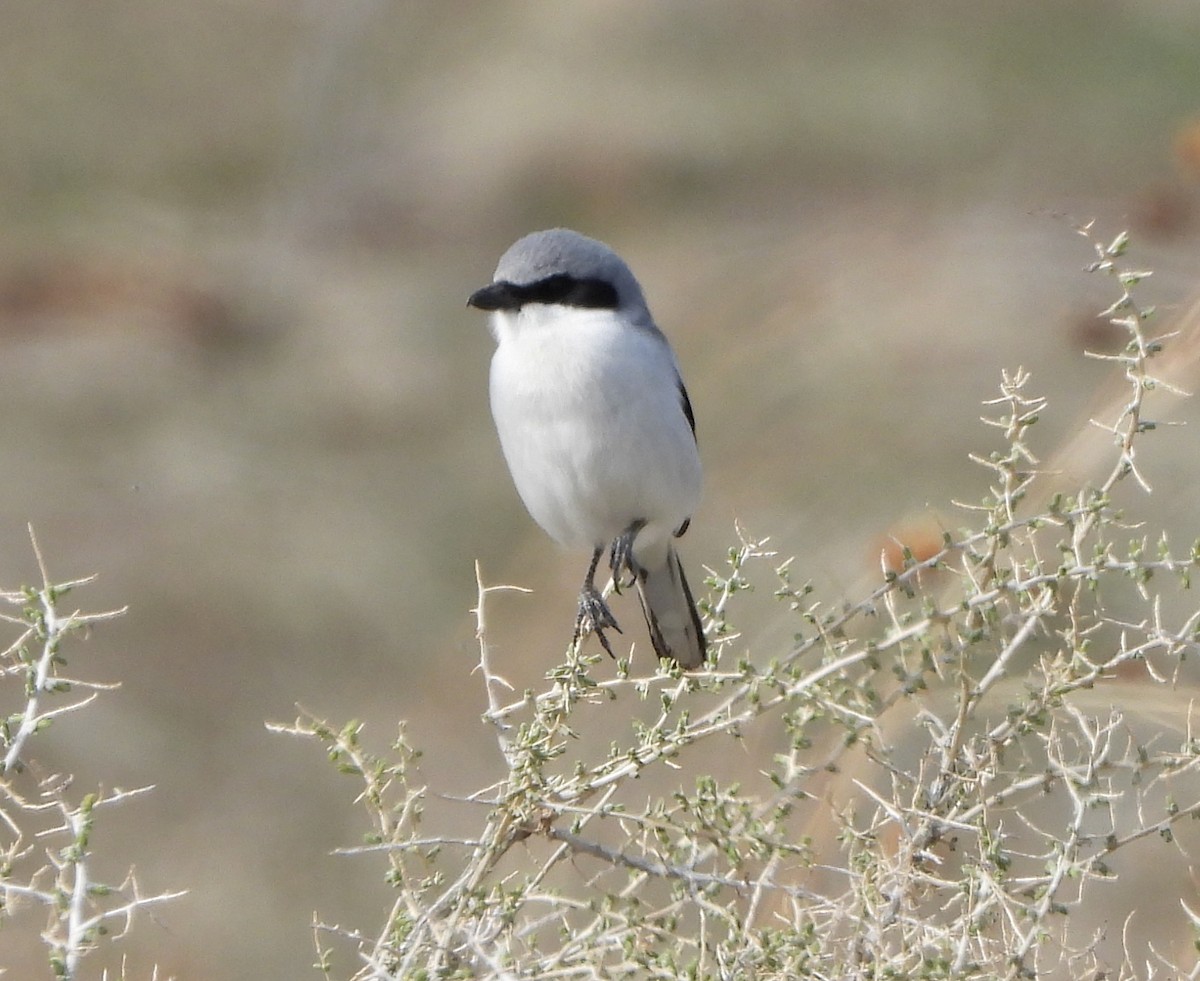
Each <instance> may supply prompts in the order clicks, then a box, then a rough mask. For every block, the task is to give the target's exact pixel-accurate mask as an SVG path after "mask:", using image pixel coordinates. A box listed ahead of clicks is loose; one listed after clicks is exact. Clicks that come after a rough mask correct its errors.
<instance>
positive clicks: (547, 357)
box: [467, 228, 706, 668]
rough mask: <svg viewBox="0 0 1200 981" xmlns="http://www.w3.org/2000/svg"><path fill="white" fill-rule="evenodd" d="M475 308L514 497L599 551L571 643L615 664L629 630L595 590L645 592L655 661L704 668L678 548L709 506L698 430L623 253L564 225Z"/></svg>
mask: <svg viewBox="0 0 1200 981" xmlns="http://www.w3.org/2000/svg"><path fill="white" fill-rule="evenodd" d="M467 302H468V305H469V306H473V307H477V308H479V309H480V310H487V311H490V312H491V329H492V333H493V334H494V335H495V338H496V342H497V348H496V353H495V356H494V357H493V358H492V370H491V403H492V416H493V418H494V419H495V421H496V429H497V431H498V432H499V434H500V446H501V448H502V449H503V450H504V458H505V460H507V461H508V469H509V470H510V471H511V473H512V478H513V483H515V484H516V486H517V493H518V494H520V495H521V500H522V501H524V502H525V507H526V508H527V509H528V511H529V513H530V515H532V516H533V519H534V520H535V521H536V522H537V523H538V524H539V525H541V526H542V528H543V529H545V531H546V533H547V534H549V535H550V537H551V538H553V539H554V540H555V541H557V542H559V543H560V544H562V545H565V546H568V547H572V548H583V547H587V548H591V549H592V550H593V551H592V561H591V564H590V565H589V566H588V570H587V577H586V578H585V579H584V581H583V590H582V592H581V593H580V596H579V614H578V616H577V618H576V621H575V640H578V639H579V637H580V636H581V634H583V633H585V632H586V631H589V630H590V631H593V632H595V633H596V635H597V636H598V637H599V639H600V642H601V644H603V645H604V649H605V650H606V651H608V653H609V654H612V648H611V647H610V646H609V643H608V639H607V638H606V637H605V636H604V631H605V630H606V629H608V628H610V627H611V628H612V629H614V630H616V631H618V632H620V629H621V628H620V627H619V626H617V621H616V620H615V619H614V618H613V615H612V612H611V611H610V610H609V608H608V605H607V604H606V603H605V601H604V598H603V596H602V595H601V594H600V592H599V591H598V590H597V589H596V584H595V582H594V579H595V575H596V567H597V565H598V564H599V562H600V557H601V555H603V553H604V550H605V549H606V548H608V549H609V567H610V568H611V569H612V574H613V582H614V583H615V585H616V587H617V590H618V591H620V589H621V587H622V586H627V585H629V584H630V583H629V582H624V583H623V582H622V579H623V578H624V577H625V575H626V574H627V573H628V575H629V577H630V580H631V582H632V584H634V585H636V586H637V590H638V597H639V599H640V600H641V603H642V612H643V613H644V614H645V615H646V624H647V626H648V627H649V628H650V641H651V643H652V644H653V645H654V650H655V652H656V653H657V654H658V656H659V657H668V658H674V659H675V660H676V661H678V662H679V664H680V665H681V666H682V667H684V668H698V667H700V666H701V665H702V664H703V663H704V656H705V651H706V645H705V640H704V630H703V627H702V626H701V624H700V615H699V613H697V611H696V603H695V601H694V600H693V599H692V592H691V590H690V589H689V588H688V584H687V579H686V578H684V574H683V565H682V564H681V563H680V561H679V556H678V554H676V552H675V548H674V546H673V545H672V538H678V537H679V536H680V535H682V534H683V533H684V532H685V531H686V530H687V527H688V522H689V521H690V520H691V514H692V511H693V510H694V509H695V507H696V505H697V503H698V502H699V500H700V483H701V477H700V456H699V453H697V450H696V436H695V428H696V426H695V420H694V419H693V418H692V407H691V404H690V403H689V402H688V395H687V390H686V389H685V388H684V387H683V380H682V379H681V378H680V377H679V366H678V364H677V363H676V361H675V355H674V354H673V353H672V351H671V346H670V345H669V344H668V343H667V339H666V337H664V336H663V333H662V331H660V330H659V329H658V328H657V327H656V326H655V325H654V320H653V318H652V317H651V316H650V310H649V309H648V308H647V306H646V301H645V299H644V297H643V296H642V289H641V287H640V286H639V285H638V281H637V280H636V279H635V278H634V276H633V273H632V272H630V270H629V267H628V266H627V265H625V263H624V262H623V261H622V259H621V257H620V256H618V255H617V254H616V253H615V252H613V250H612V249H610V248H609V247H608V246H607V245H604V244H603V243H601V242H597V241H596V240H595V239H590V238H586V237H585V236H583V235H580V234H579V233H578V232H572V231H569V230H567V229H565V228H555V229H551V230H549V231H544V232H534V233H533V234H531V235H526V236H525V237H524V238H523V239H521V240H520V241H518V242H517V243H516V244H514V245H513V246H512V247H511V248H509V250H508V251H507V252H505V253H504V255H503V256H501V257H500V264H499V265H498V266H497V267H496V274H495V277H494V278H493V281H492V283H491V284H490V285H488V286H485V287H483V288H482V289H480V290H477V291H476V292H474V293H472V294H471V298H470V299H469V300H468V301H467Z"/></svg>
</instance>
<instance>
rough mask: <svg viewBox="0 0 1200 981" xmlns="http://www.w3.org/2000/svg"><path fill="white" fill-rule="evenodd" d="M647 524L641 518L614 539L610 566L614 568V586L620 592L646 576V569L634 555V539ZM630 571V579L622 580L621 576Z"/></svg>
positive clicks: (609, 561)
mask: <svg viewBox="0 0 1200 981" xmlns="http://www.w3.org/2000/svg"><path fill="white" fill-rule="evenodd" d="M645 526H646V522H645V521H643V520H641V519H640V518H639V519H638V520H637V521H635V522H634V523H633V524H631V525H630V526H629V527H628V528H626V529H625V530H624V531H623V532H621V534H619V535H618V536H617V537H616V538H614V539H613V543H612V549H611V550H610V551H609V553H608V567H609V568H610V569H611V570H612V577H613V588H614V589H615V590H616V591H617V592H618V593H619V592H620V591H621V590H622V589H628V588H629V587H630V586H632V585H634V584H635V583H636V582H637V581H638V580H639V579H645V578H646V570H645V569H643V568H642V567H641V566H640V565H638V562H637V559H635V558H634V557H633V540H634V539H635V538H637V536H638V532H639V531H641V530H642V529H643V528H644V527H645ZM625 573H629V581H628V582H622V581H621V577H622V576H623V575H624V574H625Z"/></svg>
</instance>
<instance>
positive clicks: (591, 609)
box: [571, 583, 621, 659]
mask: <svg viewBox="0 0 1200 981" xmlns="http://www.w3.org/2000/svg"><path fill="white" fill-rule="evenodd" d="M606 630H615V631H616V632H617V633H620V632H621V628H620V626H618V624H617V621H616V618H615V617H614V616H613V615H612V610H610V609H609V608H608V604H607V603H605V602H604V597H603V596H601V595H600V593H599V592H598V591H597V589H596V587H595V586H593V585H591V584H590V583H585V584H584V587H583V591H582V592H581V593H580V594H579V614H578V615H577V616H576V617H575V636H574V637H573V638H572V640H571V644H572V646H574V645H575V644H578V643H579V639H580V638H581V637H583V636H585V635H586V634H589V633H592V634H595V635H596V637H597V638H598V639H599V641H600V646H602V647H603V648H604V649H605V651H607V652H608V656H609V657H611V658H613V659H616V656H617V655H616V654H615V653H613V649H612V645H611V644H609V642H608V638H607V637H606V636H605V635H604V631H606Z"/></svg>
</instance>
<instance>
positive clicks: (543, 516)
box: [491, 304, 701, 553]
mask: <svg viewBox="0 0 1200 981" xmlns="http://www.w3.org/2000/svg"><path fill="white" fill-rule="evenodd" d="M492 327H493V331H494V333H495V335H496V339H497V341H498V347H497V350H496V354H495V356H494V358H493V359H492V370H491V403H492V415H493V417H494V418H495V421H496V429H497V430H498V432H499V434H500V444H501V446H502V448H503V450H504V456H505V459H506V460H507V461H508V466H509V470H510V471H511V472H512V477H513V482H514V483H515V484H516V486H517V492H518V493H519V494H520V495H521V499H522V500H523V501H524V502H525V506H526V508H527V509H528V510H529V513H530V514H531V515H532V516H533V518H534V520H535V521H537V523H538V524H539V525H541V526H542V527H543V528H544V529H545V530H546V532H547V533H548V534H549V535H550V536H551V537H552V538H554V539H555V540H557V541H559V542H561V543H562V544H564V545H568V546H572V547H584V546H586V547H589V548H591V547H596V546H599V545H606V544H608V543H609V542H611V541H612V539H613V538H615V537H617V536H618V535H619V534H620V533H621V532H622V531H624V530H625V529H626V528H627V527H629V525H630V524H632V523H633V522H634V521H637V520H642V521H645V522H646V523H647V527H646V529H645V530H644V531H643V533H642V534H641V535H639V548H638V552H639V553H640V552H641V551H642V549H643V547H650V546H651V545H652V543H654V542H659V541H661V542H663V543H664V544H665V542H666V541H668V540H669V535H670V532H671V531H672V530H674V529H675V528H677V527H678V526H679V525H680V524H682V523H683V521H684V520H685V519H686V518H688V517H689V516H690V515H691V513H692V511H693V509H694V508H695V507H696V505H697V503H698V501H699V496H700V483H701V475H700V459H699V455H698V454H697V452H696V442H695V439H694V438H693V436H692V432H691V428H690V426H689V425H688V421H687V418H686V416H685V414H684V411H683V407H682V397H681V395H680V391H679V383H678V372H677V369H676V367H675V358H674V355H672V353H671V350H670V348H669V347H668V346H667V343H666V340H665V339H664V338H663V336H662V335H661V334H659V333H657V332H655V331H652V330H648V329H645V328H641V327H635V326H633V325H631V324H629V323H626V322H623V321H621V320H619V319H618V318H617V317H616V315H615V314H614V313H613V312H612V311H609V310H583V309H578V308H574V307H560V306H544V305H539V304H532V305H528V306H526V307H524V308H522V310H521V311H519V312H517V313H507V312H498V313H495V314H493V318H492Z"/></svg>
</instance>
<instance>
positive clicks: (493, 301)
mask: <svg viewBox="0 0 1200 981" xmlns="http://www.w3.org/2000/svg"><path fill="white" fill-rule="evenodd" d="M514 300H515V297H514V296H513V293H512V285H511V284H510V283H505V282H498V283H488V285H487V286H485V287H483V289H478V290H476V291H475V292H474V293H472V294H471V296H470V298H469V299H468V300H467V306H469V307H475V308H476V309H479V310H508V309H512V308H513V307H514V306H520V304H519V303H515V302H514Z"/></svg>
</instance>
